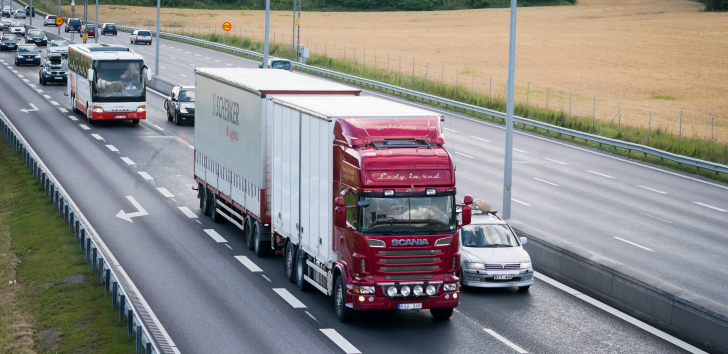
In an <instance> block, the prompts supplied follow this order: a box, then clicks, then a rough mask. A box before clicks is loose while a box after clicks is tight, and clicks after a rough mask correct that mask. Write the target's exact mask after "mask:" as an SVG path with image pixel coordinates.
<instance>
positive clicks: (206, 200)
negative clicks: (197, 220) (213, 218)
mask: <svg viewBox="0 0 728 354" xmlns="http://www.w3.org/2000/svg"><path fill="white" fill-rule="evenodd" d="M210 194H212V193H210V190H209V189H207V187H205V191H204V192H203V193H202V202H201V203H200V204H201V208H202V213H203V214H205V215H208V216H209V215H210Z"/></svg>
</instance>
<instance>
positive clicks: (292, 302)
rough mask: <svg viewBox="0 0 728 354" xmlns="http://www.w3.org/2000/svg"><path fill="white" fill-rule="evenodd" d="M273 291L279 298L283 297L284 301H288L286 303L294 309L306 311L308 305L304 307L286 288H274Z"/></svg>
mask: <svg viewBox="0 0 728 354" xmlns="http://www.w3.org/2000/svg"><path fill="white" fill-rule="evenodd" d="M273 291H275V292H276V294H278V296H280V297H282V298H283V300H286V302H287V303H288V304H289V305H291V306H293V308H294V309H305V308H306V305H304V304H303V303H302V302H301V301H299V300H298V299H296V297H295V296H293V294H291V293H290V292H288V290H286V289H284V288H273Z"/></svg>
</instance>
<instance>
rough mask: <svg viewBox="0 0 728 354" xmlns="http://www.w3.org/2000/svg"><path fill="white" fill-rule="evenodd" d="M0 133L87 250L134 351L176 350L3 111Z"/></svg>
mask: <svg viewBox="0 0 728 354" xmlns="http://www.w3.org/2000/svg"><path fill="white" fill-rule="evenodd" d="M0 133H2V136H3V137H4V138H5V139H6V140H7V141H8V142H9V143H10V146H11V147H12V148H13V150H14V151H15V152H17V153H18V154H19V155H20V156H21V157H22V159H23V162H24V163H25V165H26V166H27V167H28V168H29V169H30V170H31V171H32V172H33V175H34V176H35V178H36V180H37V181H38V182H39V183H40V184H41V185H42V186H43V188H44V189H45V194H46V196H49V197H50V199H51V201H52V202H53V203H54V204H55V207H56V209H57V210H58V213H59V215H60V216H61V217H62V218H63V220H64V221H65V223H66V224H68V231H69V233H71V234H73V235H74V240H75V242H76V243H78V244H79V248H80V249H81V250H82V251H84V252H85V254H86V260H87V261H90V262H91V267H92V269H93V271H94V272H97V273H98V281H99V282H100V283H102V284H104V295H105V296H106V295H109V294H110V295H111V296H112V297H111V306H112V307H113V308H115V309H117V308H118V309H119V321H120V322H123V321H125V320H126V322H127V328H128V332H127V333H128V336H129V337H130V338H131V337H135V338H136V352H137V353H138V354H141V353H142V352H144V353H148V354H151V353H156V354H163V353H164V354H166V353H179V351H178V350H177V348H176V347H174V345H172V344H171V343H170V342H169V341H168V340H167V339H166V338H157V337H156V336H155V334H154V333H161V332H160V329H159V327H158V326H157V325H156V324H155V323H154V321H151V320H149V319H150V318H152V316H153V314H151V313H150V312H149V311H147V309H146V308H145V306H144V305H143V304H144V303H145V302H144V299H143V298H142V297H141V294H139V291H138V290H137V289H136V287H135V286H134V284H133V283H132V282H131V279H130V278H129V277H128V275H127V274H126V273H125V272H124V270H123V268H122V267H121V265H120V264H119V262H118V261H117V260H116V258H114V256H113V255H112V254H111V251H110V250H109V249H108V248H107V247H106V245H105V244H104V242H103V241H102V240H101V238H100V237H99V235H98V234H97V233H96V231H95V230H94V228H93V227H92V226H91V224H90V223H89V221H88V220H87V219H86V218H85V217H84V215H83V213H81V211H80V209H79V208H78V206H76V204H75V203H74V202H73V200H72V199H71V197H70V196H69V195H68V193H67V192H66V191H65V190H64V189H63V187H61V185H60V183H59V182H58V180H57V179H56V178H55V177H54V176H53V174H52V173H51V171H50V170H49V169H48V167H47V166H46V165H45V164H44V163H43V162H42V161H41V160H40V157H38V154H36V153H35V151H33V149H32V148H31V147H30V145H28V142H27V141H26V140H25V138H23V136H22V135H21V134H20V132H19V131H18V130H17V129H16V128H15V126H14V125H13V124H12V123H11V122H10V120H9V119H8V118H7V117H6V116H5V115H4V114H3V113H2V112H0Z"/></svg>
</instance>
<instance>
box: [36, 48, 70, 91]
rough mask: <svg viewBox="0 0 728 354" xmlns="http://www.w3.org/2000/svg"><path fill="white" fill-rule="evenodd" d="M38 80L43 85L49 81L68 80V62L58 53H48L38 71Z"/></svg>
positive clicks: (62, 81) (63, 81)
mask: <svg viewBox="0 0 728 354" xmlns="http://www.w3.org/2000/svg"><path fill="white" fill-rule="evenodd" d="M38 82H40V83H41V84H42V85H43V86H45V85H46V84H47V83H49V82H60V83H64V84H65V83H67V82H68V63H67V62H66V61H65V60H63V57H61V55H60V54H58V53H50V54H48V58H46V59H45V60H43V62H42V63H41V65H40V70H39V71H38Z"/></svg>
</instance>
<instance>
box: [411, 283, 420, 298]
mask: <svg viewBox="0 0 728 354" xmlns="http://www.w3.org/2000/svg"><path fill="white" fill-rule="evenodd" d="M412 293H413V294H415V296H420V295H422V287H421V286H419V285H415V288H414V289H412Z"/></svg>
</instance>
